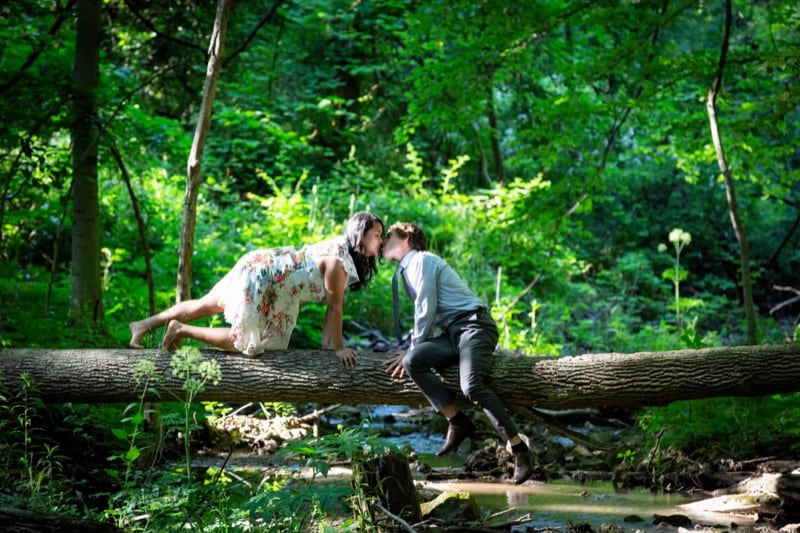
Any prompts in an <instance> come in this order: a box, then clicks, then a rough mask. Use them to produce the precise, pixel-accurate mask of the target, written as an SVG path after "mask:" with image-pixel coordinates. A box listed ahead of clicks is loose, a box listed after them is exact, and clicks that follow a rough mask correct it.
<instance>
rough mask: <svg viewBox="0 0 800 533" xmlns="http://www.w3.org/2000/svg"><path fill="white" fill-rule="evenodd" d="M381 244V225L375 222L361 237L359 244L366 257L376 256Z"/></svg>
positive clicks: (378, 253) (379, 251)
mask: <svg viewBox="0 0 800 533" xmlns="http://www.w3.org/2000/svg"><path fill="white" fill-rule="evenodd" d="M381 245H383V226H382V225H381V224H379V223H378V222H376V223H375V224H373V225H372V227H371V228H369V229H368V230H367V232H366V233H364V236H363V237H361V246H362V247H363V248H364V255H366V256H367V257H378V255H380V253H381Z"/></svg>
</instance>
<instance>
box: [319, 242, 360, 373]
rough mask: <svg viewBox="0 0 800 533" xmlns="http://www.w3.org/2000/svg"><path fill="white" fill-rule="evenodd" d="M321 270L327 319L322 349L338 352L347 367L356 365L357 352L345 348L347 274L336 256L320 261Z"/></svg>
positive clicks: (323, 331)
mask: <svg viewBox="0 0 800 533" xmlns="http://www.w3.org/2000/svg"><path fill="white" fill-rule="evenodd" d="M319 269H320V272H321V273H322V278H323V280H324V283H325V302H326V307H325V319H324V321H323V324H322V348H323V349H326V350H336V355H337V356H339V359H341V360H342V364H344V365H345V366H353V365H354V364H355V351H354V350H352V349H350V348H345V347H344V338H343V336H342V322H343V316H344V310H343V304H344V291H345V288H346V284H347V273H346V272H345V270H344V265H343V264H342V262H341V261H340V260H339V259H338V258H337V257H335V256H325V257H322V258H321V259H320V261H319Z"/></svg>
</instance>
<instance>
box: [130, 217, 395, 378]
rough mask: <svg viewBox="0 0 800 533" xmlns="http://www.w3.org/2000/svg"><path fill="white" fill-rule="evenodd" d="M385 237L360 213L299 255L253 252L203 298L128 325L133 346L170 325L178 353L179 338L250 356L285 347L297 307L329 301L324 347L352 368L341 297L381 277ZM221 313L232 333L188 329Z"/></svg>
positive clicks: (166, 343)
mask: <svg viewBox="0 0 800 533" xmlns="http://www.w3.org/2000/svg"><path fill="white" fill-rule="evenodd" d="M382 237H383V222H382V221H381V219H380V218H378V217H377V216H375V215H373V214H372V213H367V212H363V211H362V212H360V213H356V214H355V215H353V216H352V217H351V218H350V220H348V221H347V225H346V226H345V230H344V235H342V236H341V237H337V238H334V239H330V240H327V241H323V242H321V243H317V244H313V245H308V246H305V247H303V248H301V249H300V250H295V249H294V248H292V247H288V246H287V247H281V248H268V249H259V250H254V251H252V252H249V253H247V254H246V255H244V256H243V257H242V258H241V259H239V261H238V262H237V263H236V265H235V266H234V267H233V269H231V271H230V272H228V273H227V274H226V275H225V276H224V277H223V278H222V279H221V280H220V281H219V282H217V284H216V285H215V286H214V287H213V288H212V289H211V291H209V292H208V294H206V295H205V296H203V297H201V298H199V299H196V300H186V301H183V302H180V303H177V304H175V305H173V306H172V307H170V308H169V309H167V310H165V311H162V312H160V313H158V314H155V315H153V316H151V317H148V318H145V319H144V320H139V321H137V322H131V324H130V325H129V328H130V331H131V341H130V347H131V348H142V347H143V346H142V344H141V342H142V338H143V337H144V335H145V334H146V333H147V332H149V331H151V330H153V329H155V328H158V327H161V326H163V325H164V324H167V330H166V332H165V333H164V338H163V339H162V340H161V346H162V347H164V348H165V349H167V350H174V349H175V348H176V347H177V346H179V345H180V341H181V340H182V339H195V340H198V341H201V342H205V343H207V344H211V345H213V346H216V347H217V348H221V349H223V350H226V351H229V352H243V353H245V354H247V355H251V356H253V355H258V354H260V353H262V352H263V351H265V350H284V349H286V348H287V347H288V345H289V338H290V337H291V334H292V330H293V329H294V326H295V324H296V323H297V316H298V313H299V311H300V304H301V303H303V302H307V301H316V302H325V303H326V309H325V318H324V322H323V325H322V347H323V349H327V350H335V351H336V355H337V356H338V357H339V359H340V360H341V361H342V364H343V365H344V366H345V367H352V366H353V365H355V362H356V359H355V351H354V350H352V349H349V348H345V347H344V339H343V337H342V304H343V301H344V292H345V289H346V288H348V287H349V288H350V290H353V291H355V290H358V289H360V288H361V287H363V286H364V285H366V284H367V283H368V282H369V280H370V279H371V278H372V276H373V275H374V274H375V273H376V272H377V270H378V268H377V259H376V258H377V257H378V255H379V254H380V249H381V245H382V244H383V238H382ZM223 312H224V313H225V320H226V321H227V322H228V323H229V324H230V325H231V326H230V327H229V328H212V327H200V326H192V325H190V324H187V322H191V321H192V320H197V319H198V318H203V317H207V316H211V315H214V314H217V313H223Z"/></svg>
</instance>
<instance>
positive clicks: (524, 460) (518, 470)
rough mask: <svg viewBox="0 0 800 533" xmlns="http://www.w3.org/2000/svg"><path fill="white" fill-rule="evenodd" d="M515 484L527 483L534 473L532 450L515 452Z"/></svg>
mask: <svg viewBox="0 0 800 533" xmlns="http://www.w3.org/2000/svg"><path fill="white" fill-rule="evenodd" d="M513 455H514V484H515V485H520V484H522V483H525V482H526V481H527V480H528V478H530V477H531V475H532V474H533V466H531V452H530V450H529V449H527V448H526V449H525V451H524V452H514V454H513Z"/></svg>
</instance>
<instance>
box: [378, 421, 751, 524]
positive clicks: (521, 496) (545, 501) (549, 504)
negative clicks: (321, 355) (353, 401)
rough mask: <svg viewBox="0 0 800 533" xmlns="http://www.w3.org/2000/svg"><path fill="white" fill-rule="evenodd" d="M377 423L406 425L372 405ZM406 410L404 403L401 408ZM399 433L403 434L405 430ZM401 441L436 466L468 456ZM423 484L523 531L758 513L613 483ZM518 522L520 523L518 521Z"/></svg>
mask: <svg viewBox="0 0 800 533" xmlns="http://www.w3.org/2000/svg"><path fill="white" fill-rule="evenodd" d="M373 409H374V410H373V411H372V413H371V414H372V415H373V417H374V418H373V419H372V420H373V422H372V423H371V424H372V425H373V427H374V425H375V422H376V421H377V420H379V419H380V417H382V416H385V415H387V414H391V415H392V416H393V417H394V418H395V420H396V421H395V422H394V424H393V425H396V426H398V427H397V429H401V428H402V426H403V425H404V421H403V417H402V415H400V414H398V408H393V407H391V406H384V407H378V408H373ZM399 409H402V408H399ZM399 433H402V431H400V432H399ZM388 438H389V440H392V441H394V442H396V443H397V444H398V445H400V446H408V447H410V448H411V449H413V450H414V451H415V452H416V453H417V455H418V458H419V461H420V462H422V463H426V464H428V465H430V466H431V467H433V468H441V467H450V468H453V467H457V468H458V467H461V466H463V464H464V459H466V456H467V453H468V452H467V451H466V445H462V448H461V449H460V450H459V453H458V454H451V455H449V456H447V457H444V458H437V457H435V456H434V452H435V451H436V450H437V449H438V447H439V446H441V443H442V439H443V435H438V434H436V435H426V434H424V433H420V432H412V433H406V434H402V435H398V436H392V437H388ZM421 485H422V486H423V487H427V488H431V489H434V490H438V491H444V490H452V491H464V492H468V493H470V494H471V495H472V496H473V497H474V498H475V499H476V500H477V502H478V504H479V506H480V508H481V514H482V516H484V517H488V516H492V515H495V514H499V516H497V518H496V519H495V520H493V522H500V523H504V522H509V521H512V520H516V519H518V518H522V519H524V522H521V523H520V525H519V526H518V528H519V529H518V530H519V531H525V528H526V527H533V528H536V529H537V530H545V529H558V530H561V531H566V529H567V527H568V525H569V524H572V525H573V526H577V525H583V524H588V525H589V526H591V527H592V529H594V530H597V529H598V528H599V526H601V525H613V526H619V527H621V528H623V529H624V530H625V531H631V532H632V531H643V532H646V531H656V530H657V531H661V532H663V531H669V530H670V529H672V530H673V531H675V530H677V528H676V527H672V528H666V529H665V527H664V525H663V524H662V525H659V521H658V520H656V518H655V517H656V515H659V516H670V515H683V516H686V517H688V518H689V519H691V521H692V525H691V528H694V529H696V528H713V529H717V530H719V529H723V530H732V529H737V528H739V529H738V531H747V530H749V529H752V528H753V526H754V525H757V524H756V523H755V520H756V516H754V515H752V514H747V513H746V512H742V513H741V514H736V515H734V514H729V513H713V512H705V511H701V510H698V509H697V508H696V506H697V504H696V503H695V506H692V507H684V506H685V505H687V504H691V503H692V502H697V501H699V500H701V499H702V498H704V497H705V496H702V497H701V496H697V497H692V496H688V495H684V494H675V493H673V494H669V493H663V492H659V493H655V494H654V493H651V492H650V491H648V490H646V489H633V490H627V491H617V490H615V489H614V487H613V486H612V485H611V483H610V482H600V481H598V482H587V483H584V484H581V483H579V482H577V481H572V480H556V481H548V482H546V483H544V482H536V481H528V482H526V483H524V484H523V485H520V486H515V485H513V484H511V483H509V482H501V481H487V482H482V481H473V480H457V479H454V480H446V481H424V482H421ZM515 527H517V526H515Z"/></svg>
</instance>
